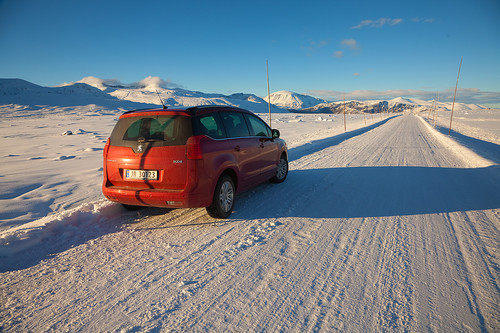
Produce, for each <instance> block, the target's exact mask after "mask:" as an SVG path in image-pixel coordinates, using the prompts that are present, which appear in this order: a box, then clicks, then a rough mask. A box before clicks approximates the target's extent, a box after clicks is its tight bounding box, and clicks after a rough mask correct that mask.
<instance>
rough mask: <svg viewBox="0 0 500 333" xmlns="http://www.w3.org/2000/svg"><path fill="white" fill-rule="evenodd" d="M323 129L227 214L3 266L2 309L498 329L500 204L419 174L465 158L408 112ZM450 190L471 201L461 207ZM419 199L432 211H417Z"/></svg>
mask: <svg viewBox="0 0 500 333" xmlns="http://www.w3.org/2000/svg"><path fill="white" fill-rule="evenodd" d="M325 142H326V141H325ZM325 142H320V143H318V144H317V145H315V144H313V145H312V146H311V147H310V148H312V150H308V152H307V153H303V154H302V156H300V155H297V156H298V158H297V159H295V160H293V161H291V163H290V164H291V170H290V178H289V179H288V180H287V181H286V182H285V183H283V184H280V185H270V184H264V185H261V186H260V187H259V188H257V189H255V190H254V191H252V192H248V193H246V194H243V195H242V196H240V197H238V201H237V206H236V212H235V214H234V216H233V217H232V218H231V219H227V220H224V221H221V222H218V223H214V220H213V219H210V218H208V216H207V215H206V214H205V211H204V210H203V209H192V210H173V211H170V212H168V213H167V214H161V213H158V214H157V215H155V214H153V215H152V216H148V217H144V216H135V217H134V214H133V213H131V215H130V219H129V220H127V222H126V226H125V228H124V230H122V231H120V232H117V233H114V234H107V235H104V236H102V237H100V238H98V239H96V240H94V241H93V242H87V243H85V244H82V245H80V246H78V247H75V248H73V249H70V250H68V251H66V252H64V253H61V254H59V255H58V256H56V257H55V258H53V259H51V260H48V261H46V262H44V263H43V267H42V265H39V266H35V267H31V268H29V269H27V270H26V271H25V272H23V275H21V274H19V275H16V274H13V273H12V274H10V273H9V274H3V275H2V277H6V278H8V279H7V280H8V282H4V284H3V286H7V287H8V289H9V292H11V293H10V294H9V296H8V297H9V303H8V304H11V305H12V310H9V309H3V310H0V311H1V312H0V315H2V316H4V318H10V319H9V320H10V321H9V323H10V324H9V326H7V327H9V328H12V329H13V330H14V329H16V330H24V331H29V330H33V331H36V330H39V328H40V326H37V325H40V323H43V325H49V320H48V319H47V320H41V319H40V318H56V322H55V323H53V324H52V325H51V326H50V327H51V329H53V330H66V331H68V330H81V331H85V330H87V331H91V330H95V329H96V328H98V327H99V328H100V329H102V330H107V331H116V330H124V331H127V330H128V331H148V330H149V331H237V330H239V331H249V332H256V331H324V332H328V331H335V330H342V331H369V330H380V331H465V330H467V328H470V329H471V330H475V331H480V330H483V331H488V330H490V331H494V330H495V328H496V327H498V326H497V323H498V318H499V311H498V305H497V304H498V303H499V302H495V301H497V300H498V299H499V293H498V281H499V280H498V272H499V270H498V267H499V266H498V264H499V258H500V255H499V253H498V251H499V246H498V240H499V233H498V229H499V226H498V217H499V216H500V213H499V210H498V209H489V210H483V209H480V208H481V207H483V206H481V205H478V202H479V201H481V200H480V199H479V200H478V199H477V198H473V197H470V196H467V195H466V194H463V193H462V192H461V191H455V192H454V191H452V190H451V189H453V188H454V187H452V186H451V187H450V186H444V184H445V183H446V181H448V180H450V177H451V176H452V175H454V174H455V173H454V172H448V173H446V172H445V173H439V175H441V176H443V177H444V179H442V180H439V181H437V180H436V179H434V178H429V179H427V178H426V177H427V175H429V173H427V172H426V171H428V169H430V168H436V169H439V168H443V167H444V168H449V169H450V170H451V169H452V168H456V167H463V166H464V163H463V161H461V160H460V158H458V157H457V156H455V155H453V154H450V152H449V150H448V149H447V148H446V147H445V146H443V145H442V144H441V143H440V142H439V141H437V142H436V141H435V140H432V139H431V138H430V136H429V133H428V132H427V130H425V129H424V127H422V126H421V124H419V122H418V119H417V118H416V117H413V116H404V117H397V118H393V119H389V120H387V121H386V122H385V123H384V124H383V125H382V126H379V127H377V128H374V129H371V130H369V131H365V132H362V133H360V134H359V135H356V136H352V137H349V138H348V139H346V140H343V141H341V142H337V143H334V145H330V144H326V143H325ZM331 142H335V140H332V141H330V142H328V143H331ZM402 166H404V167H405V168H401V167H402ZM407 166H408V167H409V169H406V167H407ZM387 170H388V171H387ZM406 170H410V172H407V171H406ZM408 175H409V176H411V177H416V178H417V179H416V180H414V181H412V182H408V183H406V182H404V181H405V179H404V178H405V177H406V176H408ZM471 175H472V176H473V177H474V178H473V181H475V182H484V181H487V180H488V178H487V173H473V174H471ZM377 176H379V177H380V176H383V177H385V178H386V179H384V180H383V182H382V181H379V180H377V179H376V177H377ZM400 182H403V185H405V186H406V185H409V186H421V187H423V188H430V189H433V190H434V191H437V193H435V194H433V193H430V194H428V193H426V192H425V191H416V193H417V194H418V196H411V195H408V191H409V190H413V191H415V188H413V189H412V188H410V189H408V188H405V187H404V186H402V185H401V184H399V183H400ZM435 182H437V183H438V185H439V186H430V185H429V183H435ZM495 186H496V185H494V184H493V185H489V186H486V187H485V188H486V189H493V188H495V189H497V188H498V187H495ZM460 189H461V188H460V187H459V190H460ZM479 189H480V188H479ZM341 192H342V193H341ZM393 192H395V193H396V194H395V195H394V194H391V193H393ZM476 195H477V196H479V198H483V197H481V191H475V192H474V196H476ZM428 196H430V197H431V199H429V198H427V197H428ZM448 196H451V200H452V201H451V202H452V203H453V201H454V200H456V199H459V200H461V202H464V204H467V205H468V206H467V207H479V208H478V209H477V211H475V210H470V211H467V212H457V211H456V210H455V207H456V206H455V205H450V199H449V198H448ZM399 197H403V199H404V200H399ZM384 198H390V199H391V200H388V201H387V200H384ZM493 198H496V197H495V196H494V194H493ZM431 201H436V202H435V203H434V204H433V205H430V204H431ZM419 202H424V203H425V205H424V206H426V207H427V206H429V205H430V206H431V209H428V210H426V211H425V212H424V213H418V214H417V213H415V212H414V210H413V209H412V207H413V206H415V205H417V206H418V203H419ZM379 206H383V209H380V207H379ZM405 213H406V214H405ZM463 214H465V215H463ZM464 216H467V218H468V220H466V219H464ZM75 262H77V263H78V264H79V267H74V269H72V268H68V267H72V265H74V263H75ZM24 274H26V275H24ZM68 277H70V278H69V279H68ZM7 280H4V281H7ZM37 288H40V289H41V290H40V291H39V292H38V293H34V291H36V289H37ZM53 291H56V292H53ZM32 293H33V294H32ZM0 297H1V299H2V300H3V299H5V296H0ZM16 304H22V305H23V307H24V308H21V309H19V308H18V309H15V308H14V306H15V305H16ZM469 304H470V305H471V306H469ZM75 313H77V314H79V316H77V317H79V318H80V319H78V320H80V322H79V321H77V320H76V319H75V318H76V317H75ZM26 314H29V316H27V317H25V318H27V319H22V318H23V316H25V315H26ZM14 316H15V317H14ZM16 318H17V319H16ZM37 318H38V319H37ZM481 318H482V319H481ZM16 320H18V322H17V323H16ZM37 320H38V321H37ZM44 327H48V326H44Z"/></svg>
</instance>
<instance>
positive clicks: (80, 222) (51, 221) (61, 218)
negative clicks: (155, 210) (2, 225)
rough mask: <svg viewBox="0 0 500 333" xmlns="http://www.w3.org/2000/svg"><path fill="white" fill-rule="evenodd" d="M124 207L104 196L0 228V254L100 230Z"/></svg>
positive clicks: (122, 210)
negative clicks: (13, 225) (28, 221)
mask: <svg viewBox="0 0 500 333" xmlns="http://www.w3.org/2000/svg"><path fill="white" fill-rule="evenodd" d="M123 212H124V209H123V208H122V207H121V206H120V205H118V204H115V203H112V202H110V201H107V200H105V199H102V200H99V201H94V202H87V203H84V204H82V205H80V206H78V207H76V208H73V209H68V210H63V211H61V212H59V213H55V214H52V215H50V216H46V217H43V218H41V219H39V220H36V221H33V222H30V223H26V224H22V225H20V226H17V227H14V228H11V229H9V230H6V231H3V232H0V256H10V255H13V254H16V253H18V252H20V251H22V250H25V249H27V248H29V247H32V246H35V245H38V246H41V244H42V243H43V242H50V243H52V245H54V244H53V243H55V242H57V243H61V242H68V241H69V242H70V241H71V239H73V238H75V237H82V236H84V235H88V234H92V233H96V232H99V230H100V229H102V228H104V223H105V222H107V221H108V220H109V219H113V218H116V217H118V216H120V215H121V214H123Z"/></svg>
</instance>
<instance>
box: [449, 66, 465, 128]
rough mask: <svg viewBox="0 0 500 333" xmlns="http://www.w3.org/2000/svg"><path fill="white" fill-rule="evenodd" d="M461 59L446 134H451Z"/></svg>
mask: <svg viewBox="0 0 500 333" xmlns="http://www.w3.org/2000/svg"><path fill="white" fill-rule="evenodd" d="M463 59H464V57H462V58H461V59H460V66H459V67H458V75H457V84H456V85H455V95H453V104H452V105H451V118H450V130H449V131H448V136H450V135H451V123H452V121H453V110H454V109H455V97H457V87H458V78H459V77H460V69H461V68H462V60H463Z"/></svg>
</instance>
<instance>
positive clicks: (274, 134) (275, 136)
mask: <svg viewBox="0 0 500 333" xmlns="http://www.w3.org/2000/svg"><path fill="white" fill-rule="evenodd" d="M271 132H272V133H273V139H277V138H279V137H280V131H278V130H277V129H273V130H271Z"/></svg>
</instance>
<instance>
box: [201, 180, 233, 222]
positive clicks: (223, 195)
mask: <svg viewBox="0 0 500 333" xmlns="http://www.w3.org/2000/svg"><path fill="white" fill-rule="evenodd" d="M234 197H235V188H234V182H233V179H232V178H231V177H229V176H228V175H223V176H222V177H220V179H219V181H218V182H217V186H215V192H214V198H213V201H212V204H211V205H210V206H209V207H207V212H208V215H210V216H211V217H214V218H216V219H225V218H228V217H229V215H231V213H232V212H233V207H234Z"/></svg>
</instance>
